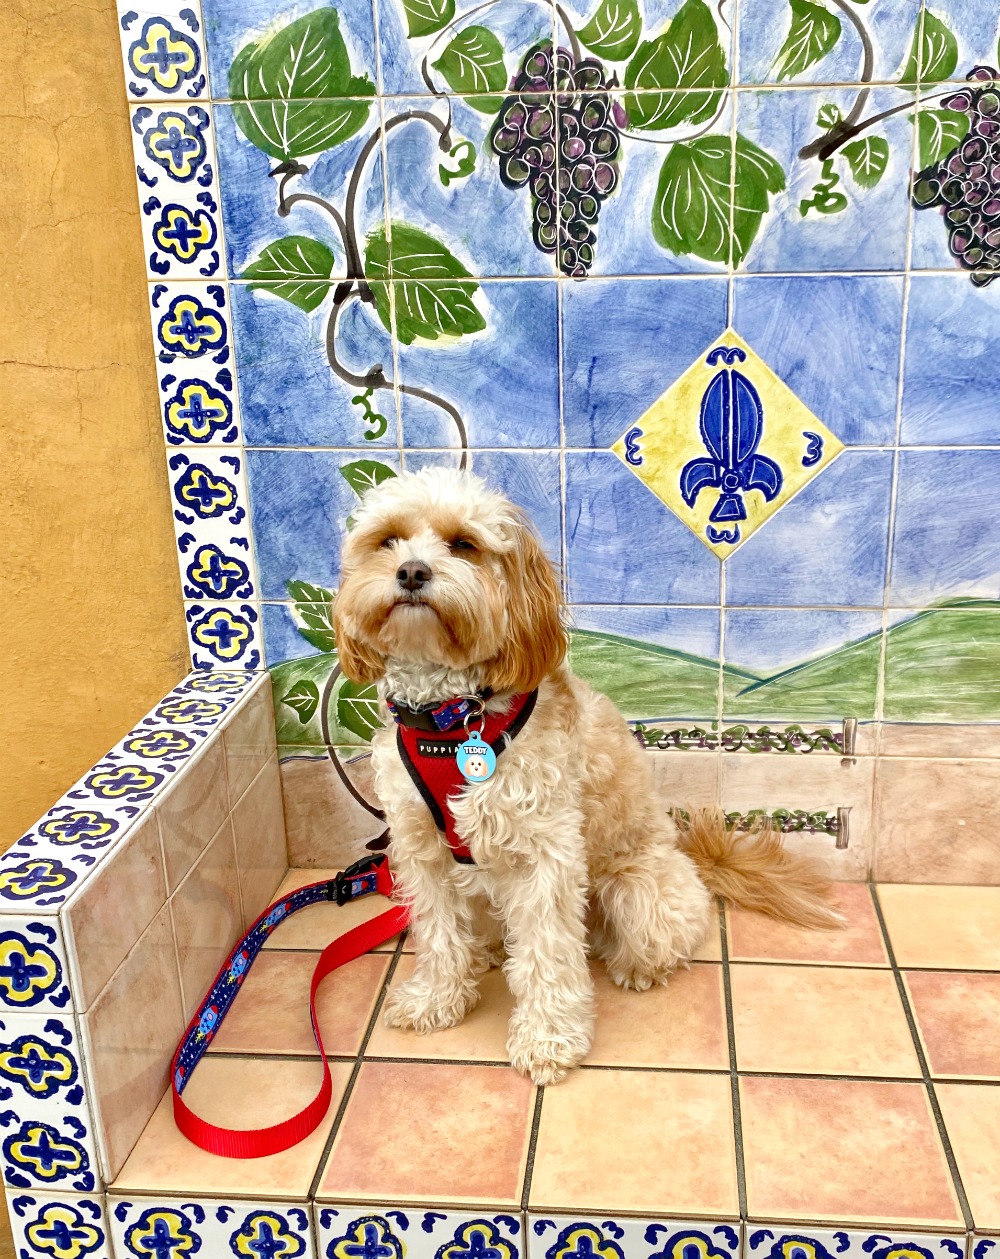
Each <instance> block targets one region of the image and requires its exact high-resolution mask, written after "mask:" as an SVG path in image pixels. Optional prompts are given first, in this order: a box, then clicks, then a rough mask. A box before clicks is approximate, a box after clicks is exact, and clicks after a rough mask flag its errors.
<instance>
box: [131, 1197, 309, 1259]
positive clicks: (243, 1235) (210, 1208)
mask: <svg viewBox="0 0 1000 1259" xmlns="http://www.w3.org/2000/svg"><path fill="white" fill-rule="evenodd" d="M108 1217H109V1220H108V1222H109V1227H110V1230H111V1235H112V1237H113V1239H114V1244H115V1252H116V1254H117V1255H118V1256H119V1259H127V1257H130V1256H133V1255H134V1256H136V1259H149V1256H151V1255H159V1254H161V1253H162V1254H164V1255H166V1254H170V1255H189V1254H194V1253H195V1252H200V1254H201V1255H202V1256H204V1259H222V1257H223V1256H224V1255H230V1254H232V1255H236V1256H237V1259H245V1257H246V1256H255V1255H260V1256H271V1257H272V1259H300V1257H301V1259H313V1255H314V1253H315V1251H314V1247H313V1235H312V1223H311V1220H310V1218H309V1209H308V1207H307V1206H306V1205H302V1204H289V1203H283V1202H248V1201H247V1202H245V1201H233V1202H228V1201H217V1200H215V1199H212V1200H207V1199H206V1200H204V1201H184V1202H180V1201H178V1200H177V1199H176V1198H170V1199H165V1200H161V1201H157V1200H156V1199H155V1198H138V1199H133V1198H131V1197H128V1198H125V1197H122V1198H114V1197H112V1198H109V1199H108ZM160 1241H162V1249H157V1248H156V1243H157V1242H160Z"/></svg>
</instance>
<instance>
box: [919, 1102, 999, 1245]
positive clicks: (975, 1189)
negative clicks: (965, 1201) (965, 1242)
mask: <svg viewBox="0 0 1000 1259" xmlns="http://www.w3.org/2000/svg"><path fill="white" fill-rule="evenodd" d="M935 1091H936V1092H937V1097H938V1102H939V1104H940V1106H941V1113H942V1115H943V1116H944V1122H945V1127H946V1128H947V1129H948V1136H949V1138H950V1140H951V1145H952V1149H953V1150H954V1152H955V1161H956V1162H957V1163H958V1174H959V1176H961V1178H962V1185H963V1187H964V1188H965V1192H966V1193H967V1194H968V1197H969V1206H970V1207H971V1208H972V1216H973V1219H974V1220H975V1222H976V1227H977V1228H983V1229H997V1228H1000V1186H998V1184H997V1178H996V1166H997V1157H998V1155H1000V1151H998V1149H997V1133H998V1132H1000V1089H998V1088H996V1087H994V1086H989V1085H987V1086H982V1085H970V1084H938V1085H937V1086H936V1090H935Z"/></svg>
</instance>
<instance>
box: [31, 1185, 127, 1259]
mask: <svg viewBox="0 0 1000 1259" xmlns="http://www.w3.org/2000/svg"><path fill="white" fill-rule="evenodd" d="M11 1206H12V1209H11V1211H10V1226H11V1240H12V1241H13V1243H14V1245H15V1246H16V1247H17V1251H16V1253H17V1254H20V1255H45V1256H58V1259H62V1256H64V1255H65V1256H80V1257H81V1259H82V1257H83V1256H84V1255H85V1256H86V1257H87V1259H113V1255H112V1250H111V1239H110V1236H109V1230H108V1221H107V1216H106V1214H105V1210H104V1195H103V1194H97V1195H75V1194H65V1193H63V1194H60V1195H59V1196H58V1197H51V1196H49V1195H47V1194H40V1193H35V1192H34V1191H32V1192H30V1193H18V1194H17V1196H16V1197H13V1199H12V1203H11ZM11 1253H15V1252H13V1251H12V1252H11Z"/></svg>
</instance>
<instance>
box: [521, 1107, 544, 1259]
mask: <svg viewBox="0 0 1000 1259" xmlns="http://www.w3.org/2000/svg"><path fill="white" fill-rule="evenodd" d="M544 1097H545V1086H544V1085H538V1088H537V1092H536V1093H535V1108H534V1111H533V1112H532V1115H531V1133H530V1135H529V1137H528V1154H527V1157H526V1158H525V1160H524V1183H523V1185H522V1187H521V1214H522V1216H523V1217H524V1219H523V1226H524V1229H525V1233H527V1224H528V1202H529V1199H530V1198H531V1181H532V1177H533V1176H534V1172H535V1155H536V1153H537V1152H538V1129H539V1127H540V1126H541V1122H542V1101H543V1099H544ZM525 1240H526V1241H527V1237H526V1238H525Z"/></svg>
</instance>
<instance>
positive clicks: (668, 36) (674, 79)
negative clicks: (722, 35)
mask: <svg viewBox="0 0 1000 1259" xmlns="http://www.w3.org/2000/svg"><path fill="white" fill-rule="evenodd" d="M728 83H729V71H728V69H727V68H726V54H725V51H724V50H723V47H722V45H721V43H720V42H719V32H718V29H717V27H716V25H715V19H714V18H713V16H712V11H711V9H710V8H709V7H708V5H707V4H706V3H705V0H685V2H684V4H683V5H682V6H681V8H680V9H679V10H678V12H677V16H676V17H675V18H674V19H673V21H672V22H671V23H670V25H669V26H668V27H667V29H666V30H665V31H664V32H663V33H662V34H661V35H658V36H657V38H656V39H652V40H647V41H646V42H645V43H642V44H640V45H639V47H638V48H637V49H636V50H635V53H634V54H633V56H632V59H631V60H630V61H629V63H628V65H627V66H626V67H625V86H626V87H627V88H628V89H629V95H627V96H626V97H625V112H626V113H627V114H628V120H629V125H630V126H632V127H639V128H642V129H643V130H647V131H663V130H666V129H667V128H668V127H676V126H677V125H678V123H681V122H692V123H696V122H704V121H705V120H706V119H707V118H711V117H712V115H713V114H714V113H715V111H716V109H717V108H718V105H719V98H720V92H719V91H718V89H719V88H723V87H725V86H726V85H727V84H728ZM679 87H683V88H701V89H704V90H702V91H687V92H676V91H671V90H670V89H672V88H679ZM657 88H662V89H664V90H663V91H656V90H655V89H657ZM649 89H654V90H649Z"/></svg>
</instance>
